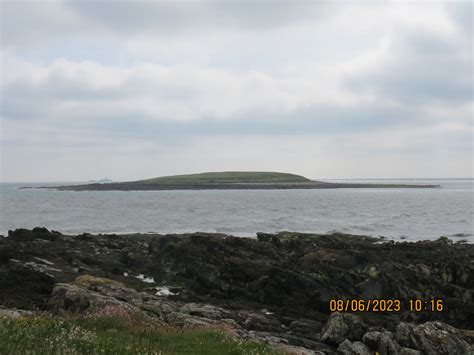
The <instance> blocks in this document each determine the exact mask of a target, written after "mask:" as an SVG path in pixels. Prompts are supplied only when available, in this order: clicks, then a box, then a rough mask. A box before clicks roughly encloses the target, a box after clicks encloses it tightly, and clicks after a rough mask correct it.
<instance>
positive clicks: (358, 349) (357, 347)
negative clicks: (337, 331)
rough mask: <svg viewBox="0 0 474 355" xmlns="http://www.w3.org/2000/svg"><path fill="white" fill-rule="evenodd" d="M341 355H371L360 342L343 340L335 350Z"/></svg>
mask: <svg viewBox="0 0 474 355" xmlns="http://www.w3.org/2000/svg"><path fill="white" fill-rule="evenodd" d="M337 353H338V354H341V355H371V351H370V349H369V348H368V347H367V346H366V345H365V344H364V343H362V342H360V341H354V342H352V341H350V340H347V339H346V340H344V341H343V342H342V343H341V344H340V345H339V347H338V348H337Z"/></svg>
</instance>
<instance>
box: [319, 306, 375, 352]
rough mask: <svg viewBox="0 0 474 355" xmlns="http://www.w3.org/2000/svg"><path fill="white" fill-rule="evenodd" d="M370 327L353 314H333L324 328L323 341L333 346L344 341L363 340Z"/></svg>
mask: <svg viewBox="0 0 474 355" xmlns="http://www.w3.org/2000/svg"><path fill="white" fill-rule="evenodd" d="M367 329H368V326H367V325H366V324H365V323H364V322H363V321H362V319H361V318H360V317H359V316H357V315H354V314H351V313H337V312H336V313H333V314H332V315H331V317H329V320H328V322H327V324H326V326H325V327H324V328H323V330H322V333H321V340H322V341H324V342H326V343H328V344H332V345H337V344H340V343H342V342H343V341H344V340H346V339H349V340H361V339H362V337H363V335H364V334H365V332H366V331H367Z"/></svg>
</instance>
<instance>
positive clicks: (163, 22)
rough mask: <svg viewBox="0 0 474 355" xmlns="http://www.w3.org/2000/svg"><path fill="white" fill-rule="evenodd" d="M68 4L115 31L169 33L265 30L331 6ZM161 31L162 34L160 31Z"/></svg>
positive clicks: (102, 0)
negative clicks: (207, 30)
mask: <svg viewBox="0 0 474 355" xmlns="http://www.w3.org/2000/svg"><path fill="white" fill-rule="evenodd" d="M66 4H67V6H68V7H69V8H70V9H73V10H74V11H76V12H77V13H79V14H81V15H83V16H84V17H85V18H88V19H93V20H94V21H96V22H97V23H98V24H101V25H103V26H107V27H108V28H110V29H113V30H114V31H119V32H123V31H132V32H139V31H143V30H150V29H155V30H157V31H159V32H160V31H162V32H165V33H170V32H174V31H184V30H185V31H196V30H198V31H199V30H201V29H205V28H214V27H216V26H219V27H220V28H222V29H225V28H226V26H228V27H238V28H239V29H240V30H246V29H258V30H260V29H265V28H272V27H276V26H283V25H286V24H288V23H294V22H306V21H311V20H313V21H314V20H320V19H322V18H324V17H325V16H328V15H329V14H330V8H331V6H330V5H329V3H326V2H320V3H318V2H314V1H295V2H289V1H288V2H287V1H262V0H260V1H250V0H249V1H200V2H150V1H137V2H124V1H118V2H110V1H106V0H94V1H81V2H79V1H70V0H69V1H67V2H66ZM159 32H158V34H159Z"/></svg>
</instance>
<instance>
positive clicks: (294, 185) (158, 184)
mask: <svg viewBox="0 0 474 355" xmlns="http://www.w3.org/2000/svg"><path fill="white" fill-rule="evenodd" d="M434 187H439V185H413V184H379V183H333V182H323V181H318V180H310V179H308V178H306V177H304V176H301V175H296V174H291V173H281V172H265V171H223V172H205V173H198V174H185V175H172V176H162V177H157V178H151V179H145V180H136V181H128V182H115V183H107V184H101V183H92V184H82V185H65V186H56V187H51V186H44V187H43V188H50V189H51V188H53V189H58V190H72V191H111V190H122V191H133V190H262V189H268V190H269V189H332V188H434Z"/></svg>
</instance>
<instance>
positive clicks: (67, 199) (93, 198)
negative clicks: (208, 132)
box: [0, 179, 474, 243]
mask: <svg viewBox="0 0 474 355" xmlns="http://www.w3.org/2000/svg"><path fill="white" fill-rule="evenodd" d="M325 181H328V182H352V183H355V182H361V183H362V182H363V183H367V182H373V183H405V184H436V185H440V187H439V188H433V189H408V188H395V189H384V188H372V189H354V188H349V189H325V190H198V191H80V192H78V191H56V190H53V189H35V188H30V189H19V187H25V186H26V187H37V186H58V185H66V184H68V183H65V182H57V183H41V182H38V183H1V184H0V234H1V235H7V233H8V230H11V229H16V228H33V227H36V226H44V227H46V228H48V229H52V230H56V231H60V232H62V233H64V234H80V233H84V232H87V233H136V232H140V233H163V234H164V233H184V232H196V231H199V232H218V233H224V234H231V235H236V236H243V237H252V236H255V235H256V232H268V233H274V232H278V231H294V232H309V233H330V232H334V231H337V232H342V233H351V234H360V235H369V236H384V237H386V238H387V239H393V240H406V241H417V240H423V239H431V240H432V239H437V238H439V237H440V236H448V237H449V238H451V239H452V240H453V241H455V242H467V243H474V180H473V179H383V180H380V179H363V180H360V179H358V180H325ZM70 184H77V182H74V183H70Z"/></svg>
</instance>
